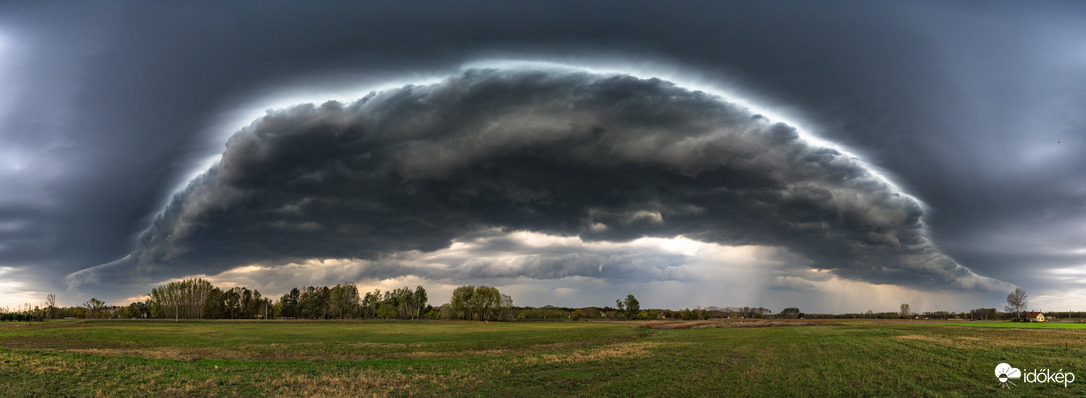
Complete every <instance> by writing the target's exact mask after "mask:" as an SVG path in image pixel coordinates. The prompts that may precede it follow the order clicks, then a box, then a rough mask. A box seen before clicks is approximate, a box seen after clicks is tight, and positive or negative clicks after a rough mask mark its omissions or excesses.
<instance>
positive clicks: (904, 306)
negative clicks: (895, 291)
mask: <svg viewBox="0 0 1086 398" xmlns="http://www.w3.org/2000/svg"><path fill="white" fill-rule="evenodd" d="M898 313H899V314H901V317H902V318H905V317H907V316H909V304H906V303H901V308H900V311H898Z"/></svg>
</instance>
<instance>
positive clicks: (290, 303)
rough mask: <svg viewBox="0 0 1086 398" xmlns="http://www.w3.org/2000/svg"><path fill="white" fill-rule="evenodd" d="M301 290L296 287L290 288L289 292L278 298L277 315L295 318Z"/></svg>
mask: <svg viewBox="0 0 1086 398" xmlns="http://www.w3.org/2000/svg"><path fill="white" fill-rule="evenodd" d="M301 295H302V292H300V291H299V290H298V288H293V289H290V292H288V293H287V294H284V295H283V297H280V298H279V307H280V309H279V314H278V315H279V316H282V317H288V318H297V317H298V316H299V313H298V301H299V300H300V299H301Z"/></svg>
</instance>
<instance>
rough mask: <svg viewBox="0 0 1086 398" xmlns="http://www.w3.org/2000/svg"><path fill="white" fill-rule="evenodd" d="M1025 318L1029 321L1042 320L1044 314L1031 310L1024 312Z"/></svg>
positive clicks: (1043, 319)
mask: <svg viewBox="0 0 1086 398" xmlns="http://www.w3.org/2000/svg"><path fill="white" fill-rule="evenodd" d="M1026 320H1027V321H1029V322H1044V321H1045V314H1043V313H1041V312H1031V313H1028V314H1026Z"/></svg>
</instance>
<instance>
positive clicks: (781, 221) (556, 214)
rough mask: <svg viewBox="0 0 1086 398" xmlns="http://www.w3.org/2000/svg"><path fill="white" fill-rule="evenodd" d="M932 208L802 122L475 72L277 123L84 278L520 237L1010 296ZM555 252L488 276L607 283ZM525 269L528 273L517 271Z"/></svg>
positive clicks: (557, 76) (637, 84) (627, 87)
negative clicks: (675, 250)
mask: <svg viewBox="0 0 1086 398" xmlns="http://www.w3.org/2000/svg"><path fill="white" fill-rule="evenodd" d="M922 215H923V213H922V209H921V206H920V204H919V203H918V202H917V201H916V200H915V199H913V198H911V197H909V196H908V195H905V194H903V193H901V192H897V191H896V190H895V189H894V188H893V187H892V186H891V185H889V184H888V183H887V182H885V181H884V180H882V179H880V178H878V177H877V176H876V175H874V174H872V173H871V172H870V171H868V170H867V169H866V168H865V166H864V165H863V164H862V163H861V162H860V161H859V160H858V159H856V158H853V157H850V156H847V155H844V154H842V153H840V152H838V151H836V150H833V149H828V148H822V147H816V146H811V145H809V144H807V143H806V142H805V141H804V140H803V139H802V138H801V137H800V136H799V133H798V132H797V131H796V130H795V129H794V128H792V127H789V126H788V125H785V124H782V123H772V122H769V121H767V120H766V118H764V117H762V116H760V115H757V114H753V113H751V112H750V111H748V110H747V109H744V108H742V107H739V106H736V105H733V104H729V103H726V102H722V101H721V100H719V99H718V98H715V97H713V96H711V95H708V94H706V93H703V92H699V91H689V90H687V89H684V88H680V87H677V86H675V85H673V84H671V83H669V82H666V81H661V80H658V79H638V78H634V77H629V76H622V75H594V74H587V73H574V72H562V71H554V70H551V71H538V70H537V71H531V70H529V71H502V70H493V69H482V70H469V71H467V72H465V73H464V74H463V75H460V76H455V77H452V78H449V79H446V80H444V81H443V82H441V83H440V84H436V85H432V86H407V87H404V88H402V89H396V90H389V91H385V92H380V93H375V94H371V95H370V96H368V97H367V98H365V99H362V100H360V101H357V102H354V103H351V104H347V105H343V104H340V103H335V102H329V103H325V104H322V105H319V106H315V105H301V106H297V107H294V108H290V109H287V110H284V111H278V112H272V113H269V114H268V115H267V116H265V117H264V118H262V119H259V120H257V121H256V122H254V123H253V124H252V125H250V126H249V127H247V128H245V129H243V130H242V131H241V132H239V133H238V134H236V135H234V136H233V137H231V138H230V140H229V141H228V142H227V149H226V152H225V153H224V154H223V156H222V160H221V161H220V163H219V164H218V165H216V166H214V167H213V168H212V169H211V170H209V171H208V172H207V173H206V174H204V175H202V176H200V177H199V178H197V179H196V180H194V181H192V182H191V183H190V184H189V186H188V188H187V189H186V190H185V191H184V192H181V193H179V194H178V195H176V196H175V197H174V199H173V201H172V202H171V203H170V204H169V206H168V207H167V208H166V209H165V211H164V212H163V214H162V215H161V216H159V217H158V218H157V219H156V220H155V221H154V223H153V225H152V226H151V227H150V229H149V230H148V231H147V232H146V233H144V234H143V236H142V237H141V238H140V240H139V244H138V246H137V248H136V250H135V251H133V252H132V253H131V254H130V255H129V256H127V257H126V258H125V259H123V260H121V261H118V262H115V263H111V264H107V265H103V266H100V267H96V268H93V269H90V270H87V271H82V272H80V273H77V274H74V275H73V276H72V280H73V282H74V283H76V284H80V283H87V282H98V283H100V282H104V281H119V280H126V279H127V280H132V281H134V282H147V281H152V280H156V279H158V280H161V279H165V278H167V277H176V276H183V275H187V274H192V273H207V274H213V273H217V272H221V271H224V270H226V269H229V268H231V267H236V266H241V265H246V264H252V263H264V264H275V263H278V264H282V263H284V262H289V261H299V260H303V259H307V258H362V259H377V258H380V257H381V256H388V255H394V254H396V253H400V252H410V251H419V252H432V251H436V250H439V249H444V248H446V247H448V246H449V245H450V243H451V242H452V240H453V239H455V238H457V237H461V236H465V235H469V234H472V233H476V232H478V231H480V230H484V229H489V228H502V229H505V230H509V231H512V230H529V231H535V232H541V233H546V234H552V235H576V236H579V237H581V238H582V239H584V240H586V241H615V242H622V241H629V240H632V239H636V238H639V237H642V236H659V237H674V236H678V235H684V236H686V237H688V238H691V239H695V240H700V241H704V242H713V243H720V244H725V245H750V244H756V245H776V246H784V247H786V248H788V249H789V250H792V251H794V252H796V253H799V254H800V255H802V256H804V257H806V258H807V260H808V263H807V264H797V266H803V267H812V268H821V269H830V270H833V271H834V272H835V273H837V274H839V275H841V276H844V277H847V278H853V279H858V280H864V281H869V282H874V283H897V284H908V285H913V286H927V287H931V286H957V287H967V288H974V287H979V288H989V289H994V288H1000V289H1002V288H1005V287H1006V286H1007V285H1006V284H1003V283H1001V282H998V281H995V280H991V279H988V278H984V277H980V276H978V275H976V274H974V273H972V272H971V271H969V270H968V269H966V268H964V267H962V266H960V265H958V264H956V263H955V262H953V261H952V260H951V259H949V258H947V257H946V256H944V255H942V254H941V253H939V252H938V251H937V250H936V249H935V248H934V246H933V245H932V244H931V243H930V242H929V241H928V240H927V238H926V237H925V231H924V228H923V224H922V222H921V216H922ZM616 261H617V262H618V263H626V262H630V261H636V259H624V260H623V259H619V260H607V259H604V258H600V257H596V258H592V257H590V256H589V257H587V258H586V257H585V256H580V255H573V254H570V255H551V256H545V257H535V258H534V259H532V260H529V261H528V262H527V263H525V264H520V265H518V266H516V267H512V268H503V269H499V268H498V267H493V266H487V265H479V264H476V265H474V266H473V265H472V264H471V263H470V262H468V263H465V264H463V266H465V267H467V268H466V269H467V270H469V271H468V275H469V276H471V277H482V276H495V277H511V276H514V274H515V275H521V276H528V277H533V278H555V277H561V276H568V275H583V276H602V275H598V274H597V273H596V271H593V270H598V269H600V265H601V264H606V263H608V262H616ZM511 273H512V274H511Z"/></svg>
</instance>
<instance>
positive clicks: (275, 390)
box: [0, 321, 1086, 397]
mask: <svg viewBox="0 0 1086 398" xmlns="http://www.w3.org/2000/svg"><path fill="white" fill-rule="evenodd" d="M770 326H772V327H770ZM1000 362H1007V363H1009V364H1011V365H1013V366H1015V367H1018V368H1020V369H1021V370H1022V372H1023V373H1025V372H1029V371H1031V370H1033V369H1046V368H1047V369H1050V370H1051V371H1052V372H1056V371H1057V370H1061V369H1062V370H1063V371H1064V372H1073V373H1075V377H1076V382H1075V383H1071V384H1069V385H1068V387H1067V388H1064V387H1063V385H1062V384H1056V383H1025V382H1024V381H1023V380H1017V381H1016V384H1017V385H1016V386H1013V387H1011V388H1000V383H999V381H998V380H997V379H996V378H995V374H994V372H993V371H994V368H995V365H996V364H998V363H1000ZM0 380H3V383H2V384H3V386H4V387H3V388H4V389H3V391H0V395H2V396H16V397H18V396H167V397H169V396H175V397H188V396H352V397H354V396H367V397H368V396H568V395H574V396H841V395H845V396H873V395H876V396H981V395H983V396H991V395H998V396H1034V395H1044V396H1083V395H1086V329H1084V328H1082V327H1077V326H1074V325H1073V324H1049V325H1036V324H1011V323H971V322H965V323H951V324H938V323H908V322H894V323H878V322H855V321H834V322H802V321H800V322H787V321H772V322H751V321H741V322H735V321H705V322H648V323H624V322H540V323H477V322H369V321H366V322H350V321H342V322H339V321H323V322H322V321H194V322H159V321H89V322H86V321H52V322H46V323H35V324H34V325H32V326H28V325H26V324H12V323H3V324H0Z"/></svg>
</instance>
